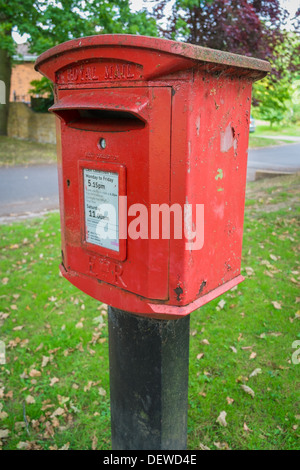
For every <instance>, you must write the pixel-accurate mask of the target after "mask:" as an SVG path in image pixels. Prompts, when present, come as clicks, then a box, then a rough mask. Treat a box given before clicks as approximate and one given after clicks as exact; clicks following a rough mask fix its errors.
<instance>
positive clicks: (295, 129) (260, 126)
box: [255, 121, 300, 137]
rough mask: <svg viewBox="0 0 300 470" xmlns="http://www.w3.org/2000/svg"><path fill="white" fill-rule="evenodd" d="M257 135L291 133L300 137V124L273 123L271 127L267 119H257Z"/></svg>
mask: <svg viewBox="0 0 300 470" xmlns="http://www.w3.org/2000/svg"><path fill="white" fill-rule="evenodd" d="M255 135H257V136H260V135H270V136H271V135H291V136H296V137H300V125H299V124H298V125H297V124H290V125H285V126H283V125H279V124H277V125H275V124H274V125H273V126H272V127H270V125H269V123H268V122H265V121H256V130H255Z"/></svg>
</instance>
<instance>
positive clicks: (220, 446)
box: [214, 442, 230, 450]
mask: <svg viewBox="0 0 300 470" xmlns="http://www.w3.org/2000/svg"><path fill="white" fill-rule="evenodd" d="M214 445H215V446H216V448H217V449H220V450H230V447H229V445H228V444H227V442H214Z"/></svg>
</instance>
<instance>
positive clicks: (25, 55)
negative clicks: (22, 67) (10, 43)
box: [13, 42, 37, 62]
mask: <svg viewBox="0 0 300 470" xmlns="http://www.w3.org/2000/svg"><path fill="white" fill-rule="evenodd" d="M36 58H37V54H32V53H31V52H29V44H28V43H27V42H25V43H23V44H18V45H17V53H16V54H15V55H14V56H13V59H14V60H16V61H18V62H35V60H36Z"/></svg>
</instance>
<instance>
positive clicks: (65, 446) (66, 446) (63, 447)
mask: <svg viewBox="0 0 300 470" xmlns="http://www.w3.org/2000/svg"><path fill="white" fill-rule="evenodd" d="M69 447H70V442H67V443H66V444H65V445H63V446H62V447H60V448H59V449H58V450H69Z"/></svg>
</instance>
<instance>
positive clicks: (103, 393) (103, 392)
mask: <svg viewBox="0 0 300 470" xmlns="http://www.w3.org/2000/svg"><path fill="white" fill-rule="evenodd" d="M98 391H99V395H101V396H102V397H105V395H106V390H104V388H102V387H100V388H99V389H98Z"/></svg>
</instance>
